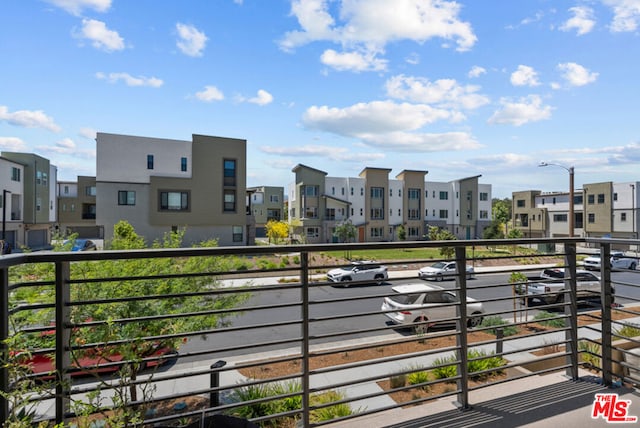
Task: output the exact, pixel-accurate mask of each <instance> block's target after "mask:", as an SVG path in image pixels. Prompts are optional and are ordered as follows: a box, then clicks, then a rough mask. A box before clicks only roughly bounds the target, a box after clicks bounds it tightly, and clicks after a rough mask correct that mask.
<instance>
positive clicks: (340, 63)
mask: <svg viewBox="0 0 640 428" xmlns="http://www.w3.org/2000/svg"><path fill="white" fill-rule="evenodd" d="M320 61H321V62H322V63H323V64H324V65H327V66H329V67H331V68H334V69H336V70H338V71H355V72H360V71H385V70H386V69H387V63H388V61H387V60H384V59H379V58H376V57H375V54H373V53H370V52H369V53H364V54H363V53H360V52H344V53H339V52H336V51H334V50H333V49H327V50H326V51H324V52H323V53H322V56H320Z"/></svg>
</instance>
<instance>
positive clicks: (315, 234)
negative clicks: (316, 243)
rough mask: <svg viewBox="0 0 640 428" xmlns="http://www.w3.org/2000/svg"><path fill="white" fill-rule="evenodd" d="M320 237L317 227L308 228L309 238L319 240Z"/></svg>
mask: <svg viewBox="0 0 640 428" xmlns="http://www.w3.org/2000/svg"><path fill="white" fill-rule="evenodd" d="M319 236H320V229H319V228H317V227H307V238H318V237H319Z"/></svg>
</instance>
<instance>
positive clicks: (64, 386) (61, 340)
mask: <svg viewBox="0 0 640 428" xmlns="http://www.w3.org/2000/svg"><path fill="white" fill-rule="evenodd" d="M55 267H56V285H55V289H56V304H55V317H56V325H55V331H56V352H55V354H56V379H57V381H56V398H55V411H56V424H60V423H64V422H65V416H66V415H67V414H68V413H69V410H70V408H71V391H70V389H71V376H70V375H69V373H68V369H69V367H70V365H71V346H70V345H71V328H70V327H69V322H70V319H71V306H70V304H71V287H70V284H69V280H70V278H71V269H70V264H69V262H56V263H55Z"/></svg>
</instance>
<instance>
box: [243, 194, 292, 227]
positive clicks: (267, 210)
mask: <svg viewBox="0 0 640 428" xmlns="http://www.w3.org/2000/svg"><path fill="white" fill-rule="evenodd" d="M247 194H248V195H249V196H248V197H249V203H248V204H247V206H248V207H250V212H251V214H252V215H253V218H254V221H255V228H256V237H257V238H265V237H266V236H267V227H266V226H267V222H268V221H269V220H274V221H282V220H284V187H275V186H260V187H251V188H249V189H247Z"/></svg>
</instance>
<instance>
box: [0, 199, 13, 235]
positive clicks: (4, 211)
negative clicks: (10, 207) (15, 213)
mask: <svg viewBox="0 0 640 428" xmlns="http://www.w3.org/2000/svg"><path fill="white" fill-rule="evenodd" d="M7 193H11V191H9V190H7V189H3V190H2V240H3V241H4V240H5V229H6V225H7Z"/></svg>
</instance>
